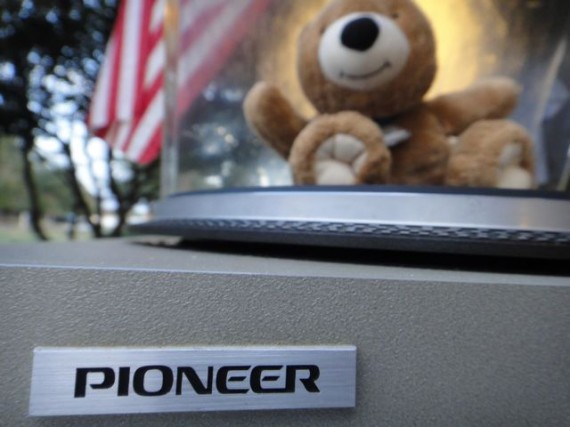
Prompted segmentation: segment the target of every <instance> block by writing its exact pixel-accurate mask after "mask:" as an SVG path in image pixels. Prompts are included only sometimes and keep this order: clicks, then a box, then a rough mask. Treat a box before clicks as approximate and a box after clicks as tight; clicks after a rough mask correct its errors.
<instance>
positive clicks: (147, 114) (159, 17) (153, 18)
mask: <svg viewBox="0 0 570 427" xmlns="http://www.w3.org/2000/svg"><path fill="white" fill-rule="evenodd" d="M269 1H270V0H179V1H178V3H177V4H178V7H177V8H176V9H171V10H170V11H169V12H170V13H171V14H174V15H175V19H176V20H177V22H178V28H179V29H178V40H179V41H178V54H177V62H178V70H177V73H176V74H177V79H178V82H177V86H178V95H177V97H178V106H177V111H179V112H180V114H182V113H183V112H184V111H186V110H187V109H188V108H189V107H190V105H191V104H192V102H193V101H194V100H195V99H196V98H197V97H198V96H199V95H200V93H201V92H202V90H203V89H204V88H205V87H206V86H207V84H208V83H209V82H210V81H211V80H212V79H213V78H214V77H215V75H216V74H217V73H218V72H219V71H220V69H221V68H222V67H223V65H224V64H225V63H226V61H227V60H228V58H229V56H230V55H231V53H232V52H233V51H234V49H235V48H236V46H237V44H238V43H239V42H240V41H241V39H242V38H243V37H244V35H245V34H246V33H247V31H248V30H249V29H250V28H251V26H252V24H253V22H254V21H255V19H257V17H258V16H259V15H260V14H261V13H262V12H263V10H264V9H265V7H266V6H267V3H268V2H269ZM172 4H174V3H169V6H170V7H172ZM166 6H167V5H166V0H123V1H122V2H121V4H120V7H119V14H118V17H117V21H116V24H115V27H114V29H113V33H112V34H111V38H110V40H109V43H108V45H107V50H106V56H105V60H104V61H103V64H102V67H101V71H100V73H99V76H98V79H97V84H96V88H95V92H94V94H93V98H92V101H91V107H90V111H89V117H88V126H89V128H90V129H91V130H92V131H93V132H94V134H95V135H96V136H99V137H100V138H102V139H104V140H106V141H107V142H108V143H109V144H110V145H111V146H112V147H113V148H115V149H117V150H120V151H122V152H123V153H125V155H126V157H127V158H128V159H129V160H132V161H134V162H137V163H140V164H147V163H149V162H152V161H153V160H155V159H156V158H157V156H158V155H159V153H160V147H161V143H162V126H163V119H164V115H165V100H164V87H163V82H164V68H165V63H166V46H165V41H164V12H165V8H166Z"/></svg>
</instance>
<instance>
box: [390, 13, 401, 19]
mask: <svg viewBox="0 0 570 427" xmlns="http://www.w3.org/2000/svg"><path fill="white" fill-rule="evenodd" d="M390 16H392V19H398V18H399V17H400V14H399V13H398V12H392V14H391V15H390Z"/></svg>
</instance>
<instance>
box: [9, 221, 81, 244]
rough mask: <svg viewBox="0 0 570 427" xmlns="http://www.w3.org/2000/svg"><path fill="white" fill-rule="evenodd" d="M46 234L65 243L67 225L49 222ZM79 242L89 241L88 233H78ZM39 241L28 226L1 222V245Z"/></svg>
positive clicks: (15, 222) (51, 238) (45, 226)
mask: <svg viewBox="0 0 570 427" xmlns="http://www.w3.org/2000/svg"><path fill="white" fill-rule="evenodd" d="M44 228H45V231H46V234H47V235H48V236H49V238H50V240H53V241H64V240H67V237H66V233H65V231H66V225H65V224H56V223H52V222H48V223H46V224H44ZM77 237H78V239H79V240H85V239H88V238H89V237H90V236H89V234H88V233H81V232H77ZM37 241H38V239H37V238H36V236H35V235H34V233H32V231H31V230H30V228H29V226H28V225H27V224H22V223H18V221H17V220H13V221H12V220H0V244H8V243H28V242H37Z"/></svg>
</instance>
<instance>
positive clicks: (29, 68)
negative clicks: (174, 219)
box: [0, 0, 570, 243]
mask: <svg viewBox="0 0 570 427" xmlns="http://www.w3.org/2000/svg"><path fill="white" fill-rule="evenodd" d="M326 1H327V0H122V1H120V0H57V1H56V0H54V1H49V2H48V1H41V0H0V243H1V242H20V241H30V240H35V239H41V240H47V239H49V240H63V239H87V238H101V237H111V236H120V235H124V234H125V233H126V230H127V225H128V224H129V223H135V222H138V221H144V220H145V219H146V218H147V217H148V215H149V202H150V201H152V200H155V199H157V198H158V197H159V196H160V194H162V195H167V194H170V193H173V192H179V191H189V190H200V189H212V188H227V187H236V186H270V185H288V184H290V183H291V178H290V175H289V171H288V167H287V164H286V162H284V161H283V160H282V159H280V158H279V156H277V155H276V154H275V153H274V152H273V151H272V150H270V149H268V148H267V147H265V146H263V145H262V144H261V143H260V141H258V140H257V138H256V137H255V136H254V135H253V134H252V133H251V132H250V131H249V129H248V128H247V124H246V123H245V120H244V118H243V114H242V111H241V105H242V101H243V98H244V96H245V94H246V93H247V90H248V89H249V88H250V87H251V85H252V84H253V83H254V82H255V81H258V80H261V79H263V80H268V81H272V82H274V83H277V84H279V85H280V86H282V87H283V88H284V90H285V92H286V93H287V95H288V96H289V97H290V99H291V100H292V101H293V102H294V103H295V105H296V106H297V107H298V108H299V110H300V111H302V112H303V113H304V114H305V115H306V116H307V117H310V115H311V114H313V110H312V107H311V106H310V105H309V103H308V102H307V101H306V99H305V98H304V96H303V94H302V93H301V91H300V88H299V84H298V82H297V80H296V72H295V60H294V58H295V43H296V38H297V35H298V33H299V31H300V29H301V27H302V26H303V25H304V24H305V23H306V22H307V21H308V20H310V19H311V17H312V16H313V15H314V14H315V13H317V12H318V10H319V9H320V8H321V7H322V6H323V5H324V4H325V3H326ZM417 2H418V4H419V5H420V6H421V7H422V9H424V11H425V12H426V14H427V15H428V16H429V18H430V19H431V21H432V23H433V26H434V30H435V33H436V38H437V41H438V59H439V62H440V69H439V73H438V78H437V80H436V82H435V84H434V86H433V88H432V91H431V92H430V96H432V95H436V94H438V93H443V92H448V91H452V90H457V89H461V88H463V87H465V86H467V85H469V84H470V83H472V82H474V81H476V80H477V79H479V78H482V77H485V76H488V75H494V74H503V75H508V76H511V77H512V78H514V79H516V80H517V81H519V82H520V83H521V85H522V86H523V87H524V91H523V94H522V98H521V103H520V105H519V108H518V109H517V111H515V113H514V119H515V120H517V121H519V122H521V123H522V124H523V125H524V126H526V127H527V128H528V129H529V130H530V131H531V132H532V134H533V136H534V138H535V141H536V145H537V157H538V160H539V179H540V182H541V186H542V187H543V188H546V189H563V188H565V187H564V186H563V185H562V186H561V183H562V181H563V179H562V176H563V175H564V168H565V166H566V167H568V149H569V145H570V53H569V52H570V50H569V43H570V2H568V1H567V0H438V1H437V2H435V1H432V0H418V1H417ZM130 7H133V8H140V10H141V15H140V19H139V21H140V22H146V21H148V25H149V27H152V28H153V31H154V32H152V33H150V32H149V34H146V33H144V31H143V32H141V34H139V36H140V37H142V38H144V37H146V36H149V38H150V39H151V40H152V42H150V43H149V46H146V47H145V53H144V55H143V54H141V56H140V58H139V60H140V62H144V61H148V64H147V63H146V62H145V66H146V73H147V75H144V72H143V74H141V73H140V72H139V69H138V68H136V67H131V68H132V72H131V71H129V70H130V69H131V68H129V67H130V66H131V63H130V62H129V61H131V60H132V58H127V60H125V61H123V62H122V63H121V64H119V65H117V64H115V63H109V64H107V72H108V73H109V74H112V72H113V69H114V67H115V68H117V69H118V68H119V67H124V69H125V70H126V71H124V72H123V74H124V75H125V76H127V78H128V80H127V86H128V85H129V84H130V83H131V82H130V81H131V80H133V81H135V80H137V78H136V76H137V75H139V74H140V75H142V78H141V77H140V76H139V77H138V80H141V81H140V82H138V80H137V82H138V83H137V84H139V86H136V88H135V91H137V90H138V92H140V95H141V96H142V98H143V101H150V102H154V103H155V104H153V105H154V106H155V107H156V105H158V106H160V114H159V116H158V117H157V118H156V123H154V122H153V123H154V125H155V127H154V128H152V129H153V131H152V132H150V133H149V132H147V135H146V139H145V138H143V142H142V143H141V144H143V145H144V144H146V143H150V142H152V141H150V139H151V137H150V134H153V135H154V136H157V135H158V138H159V139H160V140H162V137H163V135H164V137H165V139H164V141H165V149H164V150H163V152H162V159H161V160H159V159H158V158H157V155H158V154H159V149H158V148H157V147H156V144H155V145H154V146H151V147H150V148H152V150H150V151H144V150H143V149H142V148H141V147H142V146H141V145H140V144H138V143H136V141H135V142H133V141H129V142H125V140H124V138H123V140H120V138H119V136H120V134H121V128H120V126H119V127H116V126H114V125H113V124H108V123H107V124H105V125H104V126H102V128H103V131H101V132H97V135H99V136H95V135H94V134H93V133H91V132H90V131H89V129H88V125H87V123H88V122H90V118H89V114H90V110H91V109H93V106H92V102H93V99H97V98H99V100H108V99H111V98H114V97H115V91H114V88H115V86H113V87H111V86H109V87H108V88H107V89H110V91H109V92H107V93H106V92H104V89H105V88H104V87H103V86H105V85H101V84H99V95H98V96H97V95H96V93H97V92H96V87H98V86H97V78H98V74H99V72H100V71H101V70H102V69H105V67H103V65H104V64H105V58H107V60H109V58H110V57H112V56H113V55H112V54H109V52H115V51H116V50H117V49H118V48H115V51H113V50H112V49H111V50H109V49H110V48H108V42H109V40H110V39H111V40H112V39H113V37H112V34H115V32H113V31H114V30H113V28H114V27H115V26H116V25H117V22H121V25H123V26H124V27H121V28H128V25H129V24H132V23H133V22H135V21H137V19H135V18H136V16H135V15H134V14H133V10H134V9H133V10H130V11H129V8H130ZM122 8H123V9H125V10H123V9H122ZM137 10H138V9H137ZM121 11H122V12H121ZM121 16H122V17H123V18H122V21H121ZM145 19H146V21H145ZM137 22H138V21H137ZM163 22H164V23H165V25H164V29H163V28H162V23H163ZM157 23H160V25H158V24H157ZM159 27H160V31H157V28H159ZM145 31H146V30H145ZM149 31H150V30H149ZM124 32H125V34H126V33H128V31H127V30H125V31H124ZM126 46H127V47H123V51H125V52H126V53H129V52H130V49H129V48H128V45H126ZM106 53H107V54H106ZM115 53H116V52H115ZM157 58H160V61H158V64H159V65H156V64H157V62H156V59H157ZM153 61H154V62H153ZM163 71H164V83H165V85H164V93H163ZM103 74H104V73H103ZM149 76H150V77H149ZM149 82H150V83H149ZM123 83H124V82H123ZM147 83H148V85H147ZM145 85H146V86H145ZM117 87H118V86H117ZM133 87H134V86H133ZM119 98H120V97H119ZM117 102H118V103H119V106H116V107H113V108H117V109H120V108H121V104H120V102H121V99H119V100H118V101H117ZM137 106H138V107H140V105H139V102H138V101H137ZM106 107H107V106H105V108H106ZM138 107H137V108H138ZM165 107H166V108H165ZM102 108H103V107H102ZM96 109H97V108H96ZM135 110H136V108H135ZM150 110H152V105H151V106H150V107H149V109H148V110H146V109H145V108H143V109H142V110H141V111H142V112H143V113H146V112H147V111H150ZM93 120H95V121H96V119H93V118H91V122H90V123H92V121H93ZM163 122H164V127H162V126H163ZM90 127H91V128H93V127H94V126H93V125H92V126H90ZM145 129H146V130H148V127H147V128H144V127H143V130H145ZM163 131H164V132H163ZM153 132H154V133H153ZM134 133H135V134H137V132H134ZM139 136H140V135H139ZM143 136H144V135H143ZM104 139H105V140H104ZM155 142H156V141H155ZM155 142H153V144H154V143H155ZM151 145H152V144H151ZM125 146H126V147H127V148H128V147H131V148H132V147H135V148H137V153H136V155H132V154H129V152H128V151H129V150H126V151H127V153H126V155H125V154H123V151H125V150H119V149H118V148H121V147H122V148H124V147H125ZM113 147H114V148H113ZM143 148H144V147H143ZM141 158H142V161H140V160H141ZM137 160H139V163H135V162H134V161H137ZM567 172H568V171H567ZM161 186H162V189H161Z"/></svg>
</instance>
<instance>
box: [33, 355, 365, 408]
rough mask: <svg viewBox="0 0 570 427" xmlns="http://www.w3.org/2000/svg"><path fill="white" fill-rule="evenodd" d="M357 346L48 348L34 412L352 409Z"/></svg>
mask: <svg viewBox="0 0 570 427" xmlns="http://www.w3.org/2000/svg"><path fill="white" fill-rule="evenodd" d="M355 382H356V347H354V346H332V347H204V348H144V349H143V348H141V349H137V348H43V347H39V348H36V349H35V350H34V365H33V373H32V390H31V397H30V415H32V416H52V415H94V414H139V413H162V412H199V411H233V410H237V411H243V410H258V409H301V408H352V407H354V406H355V398H356V396H355V395H356V384H355Z"/></svg>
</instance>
